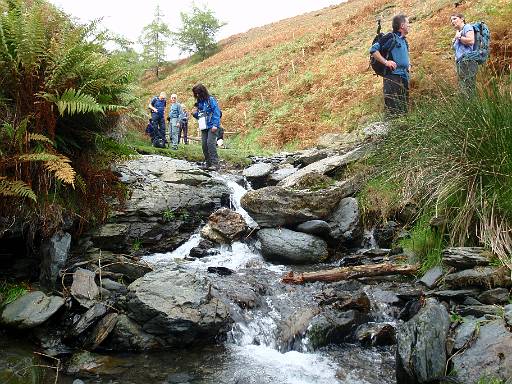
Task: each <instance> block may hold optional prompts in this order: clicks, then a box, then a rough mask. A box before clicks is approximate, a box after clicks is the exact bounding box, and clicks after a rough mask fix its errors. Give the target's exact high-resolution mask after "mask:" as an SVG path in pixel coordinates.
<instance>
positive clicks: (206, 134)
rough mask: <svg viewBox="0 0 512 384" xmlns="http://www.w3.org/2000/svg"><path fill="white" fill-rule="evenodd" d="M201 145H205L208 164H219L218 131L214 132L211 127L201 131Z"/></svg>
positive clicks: (204, 149)
mask: <svg viewBox="0 0 512 384" xmlns="http://www.w3.org/2000/svg"><path fill="white" fill-rule="evenodd" d="M201 145H202V147H203V155H204V160H205V162H206V164H207V165H208V166H210V165H217V164H219V156H218V155H217V132H215V133H214V132H212V130H211V128H209V129H203V130H202V131H201Z"/></svg>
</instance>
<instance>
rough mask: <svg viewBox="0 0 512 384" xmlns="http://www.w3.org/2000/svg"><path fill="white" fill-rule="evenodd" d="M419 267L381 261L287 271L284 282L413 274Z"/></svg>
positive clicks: (329, 280) (328, 280)
mask: <svg viewBox="0 0 512 384" xmlns="http://www.w3.org/2000/svg"><path fill="white" fill-rule="evenodd" d="M418 269H419V266H418V265H410V264H391V263H381V264H372V265H356V266H354V267H339V268H333V269H326V270H322V271H316V272H304V273H299V274H294V273H293V272H289V273H287V274H286V275H285V276H284V277H283V279H282V282H283V283H286V284H304V283H310V282H314V281H325V282H333V281H340V280H349V279H358V278H360V277H371V276H383V275H393V274H401V275H412V274H414V273H415V272H417V271H418Z"/></svg>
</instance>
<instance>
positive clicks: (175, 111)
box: [167, 93, 183, 150]
mask: <svg viewBox="0 0 512 384" xmlns="http://www.w3.org/2000/svg"><path fill="white" fill-rule="evenodd" d="M182 119H183V108H181V104H180V103H178V96H177V95H176V94H175V93H173V94H172V95H171V105H170V107H169V116H168V117H167V121H168V122H169V135H170V138H171V148H172V149H173V150H176V149H178V143H179V130H180V127H181V120H182Z"/></svg>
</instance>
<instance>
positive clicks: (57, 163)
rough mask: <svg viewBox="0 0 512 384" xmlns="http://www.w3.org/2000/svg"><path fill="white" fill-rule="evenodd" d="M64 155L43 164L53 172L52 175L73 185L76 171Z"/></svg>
mask: <svg viewBox="0 0 512 384" xmlns="http://www.w3.org/2000/svg"><path fill="white" fill-rule="evenodd" d="M70 162H71V160H69V159H68V158H67V157H66V156H62V155H61V156H58V157H57V160H51V161H47V162H46V163H45V164H44V166H45V168H46V170H48V171H50V172H53V175H54V177H55V178H56V179H57V180H60V181H62V182H63V183H66V184H70V185H71V186H72V187H73V188H74V187H75V176H76V172H75V170H74V169H73V167H72V166H71V164H70Z"/></svg>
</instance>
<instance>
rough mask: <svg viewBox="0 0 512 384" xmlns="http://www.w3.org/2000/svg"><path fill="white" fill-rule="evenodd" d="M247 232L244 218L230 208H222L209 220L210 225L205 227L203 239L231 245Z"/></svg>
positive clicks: (202, 231)
mask: <svg viewBox="0 0 512 384" xmlns="http://www.w3.org/2000/svg"><path fill="white" fill-rule="evenodd" d="M246 230H247V223H246V222H245V220H244V218H243V216H242V215H241V214H239V213H237V212H235V211H233V210H231V209H229V208H221V209H219V210H218V211H215V212H214V213H212V214H211V215H210V217H209V218H208V224H207V225H206V226H205V227H203V229H202V230H201V234H202V236H203V237H205V238H207V239H209V240H211V241H214V242H217V243H221V244H222V243H231V242H232V241H233V240H237V239H239V238H240V236H242V234H244V233H245V231H246Z"/></svg>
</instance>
